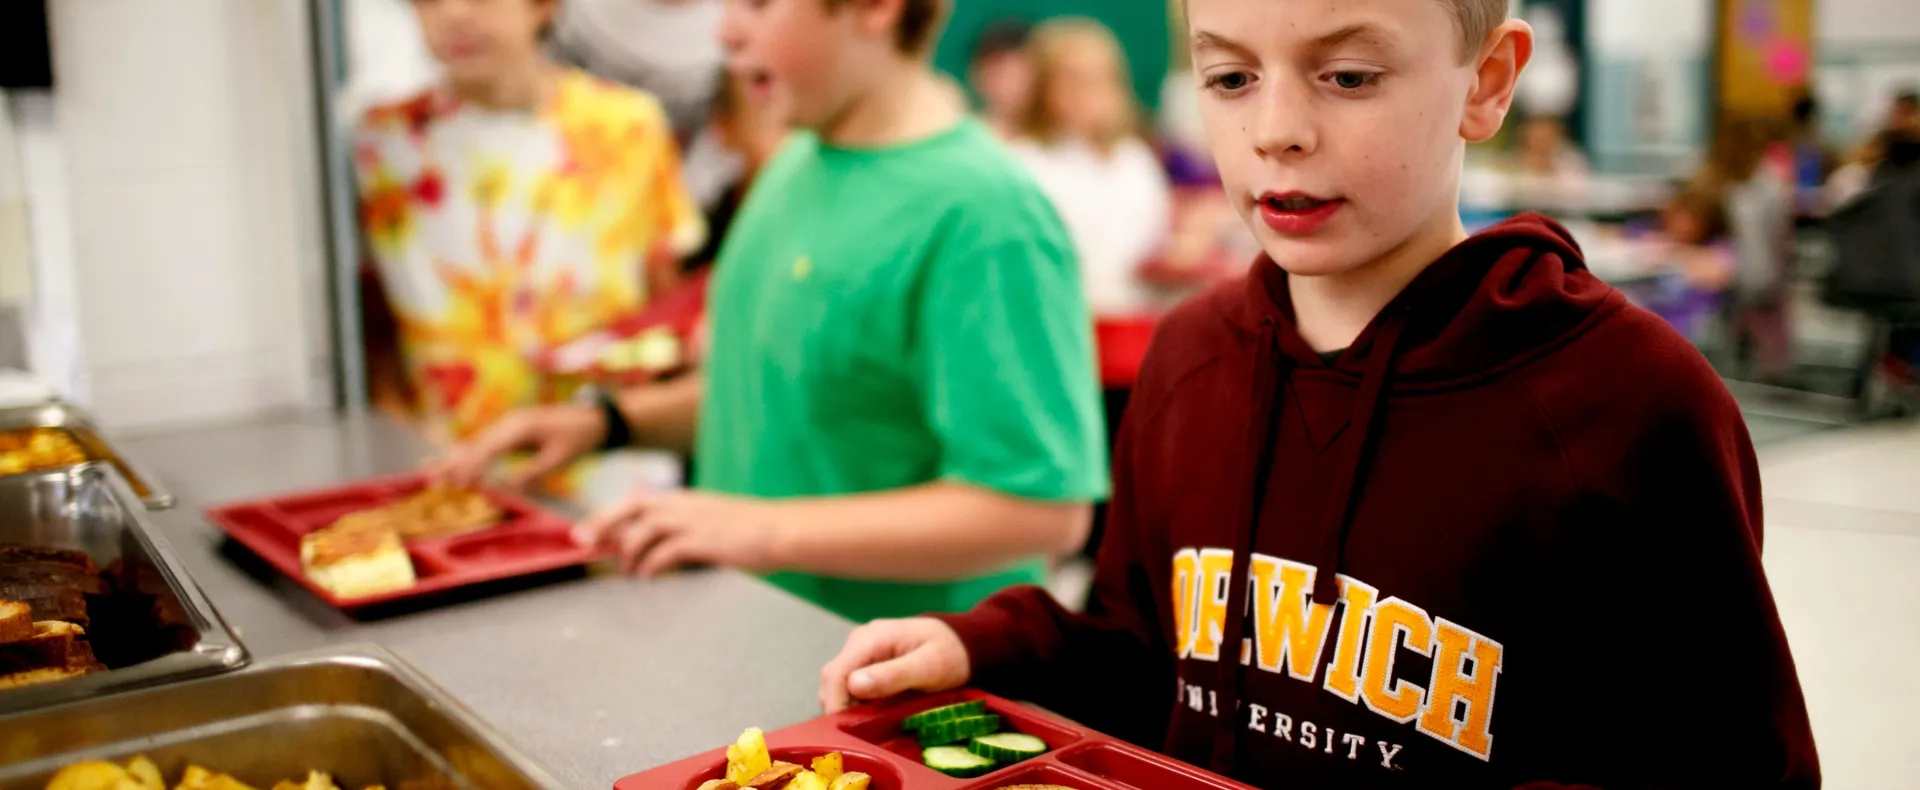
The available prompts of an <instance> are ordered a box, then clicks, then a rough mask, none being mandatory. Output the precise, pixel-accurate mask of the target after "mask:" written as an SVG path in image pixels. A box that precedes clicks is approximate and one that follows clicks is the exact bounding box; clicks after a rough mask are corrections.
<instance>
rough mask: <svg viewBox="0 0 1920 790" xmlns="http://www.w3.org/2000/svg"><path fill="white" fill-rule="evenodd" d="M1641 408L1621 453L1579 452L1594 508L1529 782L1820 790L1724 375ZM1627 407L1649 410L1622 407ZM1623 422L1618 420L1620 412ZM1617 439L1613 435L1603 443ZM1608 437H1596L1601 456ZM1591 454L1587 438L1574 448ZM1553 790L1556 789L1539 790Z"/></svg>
mask: <svg viewBox="0 0 1920 790" xmlns="http://www.w3.org/2000/svg"><path fill="white" fill-rule="evenodd" d="M1684 399H1685V400H1687V401H1690V403H1687V404H1685V405H1681V406H1676V405H1673V404H1668V405H1665V406H1659V407H1654V408H1652V409H1650V410H1649V411H1651V412H1652V413H1647V412H1641V413H1639V414H1636V415H1633V418H1634V419H1635V420H1636V422H1638V423H1639V427H1638V429H1637V430H1631V431H1615V432H1614V433H1615V434H1616V435H1619V436H1622V437H1623V438H1621V439H1619V440H1618V443H1617V444H1616V445H1615V446H1617V447H1618V448H1619V449H1617V450H1611V451H1607V450H1602V451H1601V452H1588V453H1586V454H1585V455H1584V457H1585V458H1586V459H1587V460H1588V461H1589V463H1587V464H1586V465H1584V467H1583V465H1582V463H1581V459H1582V457H1583V456H1582V454H1580V453H1579V452H1577V451H1576V452H1575V453H1574V454H1573V457H1572V459H1571V460H1572V464H1573V466H1574V469H1573V472H1574V475H1575V479H1576V480H1577V481H1578V484H1579V485H1580V488H1581V508H1582V511H1583V516H1584V518H1582V519H1581V520H1580V525H1579V526H1578V527H1577V528H1576V529H1577V530H1578V532H1577V533H1576V535H1575V537H1574V541H1573V544H1572V545H1571V549H1572V552H1573V556H1575V557H1579V558H1581V559H1579V560H1576V561H1575V563H1576V564H1575V565H1574V566H1573V567H1574V568H1575V572H1574V573H1573V574H1572V575H1571V578H1572V579H1573V580H1574V583H1573V589H1574V592H1572V593H1571V594H1569V598H1570V601H1569V602H1570V603H1574V604H1575V606H1576V608H1575V609H1573V610H1572V611H1571V612H1569V615H1570V616H1568V617H1563V618H1561V619H1562V620H1564V621H1566V622H1568V623H1572V624H1578V625H1575V626H1574V627H1570V628H1566V629H1563V633H1562V637H1563V642H1562V644H1563V646H1564V652H1563V655H1565V656H1566V658H1565V659H1564V660H1565V661H1568V662H1570V664H1569V665H1568V666H1567V667H1566V669H1567V671H1566V672H1564V673H1560V677H1563V678H1569V679H1571V680H1569V681H1567V686H1566V687H1563V688H1561V689H1560V690H1559V694H1556V695H1553V696H1555V697H1558V699H1557V700H1555V701H1554V702H1553V704H1556V705H1559V706H1561V707H1560V709H1559V715H1558V716H1556V717H1554V718H1561V719H1562V721H1561V722H1556V723H1553V724H1549V725H1547V726H1548V727H1549V728H1553V729H1555V730H1557V731H1556V732H1555V736H1556V737H1554V740H1555V741H1557V742H1558V743H1559V746H1558V747H1557V748H1558V749H1562V750H1564V751H1563V752H1562V754H1561V755H1560V759H1557V760H1553V761H1551V762H1549V763H1547V764H1551V765H1558V766H1564V772H1563V775H1560V776H1539V777H1521V778H1523V779H1527V780H1542V781H1546V782H1561V783H1566V784H1567V785H1575V784H1585V785H1592V786H1595V787H1600V788H1606V790H1622V789H1623V788H1654V787H1752V788H1760V787H1769V788H1813V787H1818V785H1819V761H1818V758H1817V756H1816V754H1815V751H1814V743H1813V736H1812V732H1811V729H1810V727H1809V724H1808V721H1807V711H1806V704H1805V701H1804V699H1803V698H1802V696H1801V692H1800V684H1799V680H1798V677H1797V676H1796V674H1795V670H1794V665H1793V657H1792V655H1791V654H1790V652H1789V650H1788V646H1787V639H1786V633H1785V631H1784V630H1783V628H1782V627H1781V624H1780V617H1779V614H1778V611H1777V610H1776V608H1775V606H1774V601H1773V594H1772V591H1771V590H1770V589H1769V587H1768V584H1767V578H1766V573H1765V571H1764V569H1763V568H1762V566H1761V561H1760V554H1761V544H1762V540H1761V538H1762V530H1761V496H1760V474H1759V468H1758V464H1757V462H1756V460H1755V457H1754V450H1753V443H1752V441H1751V439H1750V438H1749V437H1748V434H1747V430H1746V427H1745V424H1744V421H1743V420H1742V418H1741V416H1740V413H1739V410H1738V407H1737V406H1736V405H1735V404H1734V403H1733V399H1732V397H1731V396H1730V395H1728V394H1727V393H1726V391H1725V388H1724V387H1722V386H1720V385H1719V384H1718V382H1702V386H1701V387H1700V388H1698V389H1695V390H1694V391H1693V392H1692V393H1689V394H1688V395H1687V396H1685V398H1684ZM1622 409H1623V410H1625V411H1628V412H1633V411H1637V410H1636V409H1635V408H1634V407H1633V406H1632V405H1623V406H1622ZM1609 422H1610V421H1609ZM1607 444H1608V443H1607V442H1599V443H1597V445H1598V446H1601V447H1604V446H1605V445H1607ZM1595 446H1596V445H1589V446H1588V448H1587V449H1589V450H1591V449H1593V448H1594V447H1595ZM1575 447H1576V448H1578V447H1579V445H1575ZM1540 786H1552V785H1550V784H1548V785H1540Z"/></svg>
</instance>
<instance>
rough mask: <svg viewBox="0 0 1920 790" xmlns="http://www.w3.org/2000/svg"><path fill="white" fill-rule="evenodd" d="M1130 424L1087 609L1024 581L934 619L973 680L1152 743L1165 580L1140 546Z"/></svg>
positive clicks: (1168, 678) (1164, 649) (1164, 712)
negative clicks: (963, 652) (960, 649)
mask: <svg viewBox="0 0 1920 790" xmlns="http://www.w3.org/2000/svg"><path fill="white" fill-rule="evenodd" d="M1132 427H1133V421H1132V420H1128V421H1127V424H1126V425H1125V426H1124V427H1123V429H1122V432H1121V437H1120V439H1119V442H1118V443H1117V446H1116V447H1117V452H1116V453H1115V463H1114V484H1115V486H1114V492H1115V493H1114V497H1113V500H1112V501H1111V502H1110V503H1109V504H1108V510H1107V533H1106V539H1105V541H1104V542H1103V543H1102V544H1101V547H1100V554H1099V558H1098V561H1097V566H1096V569H1095V571H1094V582H1093V592H1092V595H1091V596H1090V598H1089V599H1088V603H1087V611H1086V613H1084V614H1079V613H1074V612H1070V611H1068V610H1067V609H1066V608H1065V607H1063V606H1061V605H1060V603H1059V602H1057V601H1055V600H1054V599H1053V597H1052V596H1051V595H1048V594H1047V592H1046V591H1044V590H1041V589H1040V588H1037V587H1030V586H1029V587H1015V588H1012V589H1009V590H1005V591H1003V592H1001V593H999V594H998V595H995V596H994V597H992V598H989V599H987V600H985V601H983V602H981V603H980V605H979V606H977V607H975V608H974V609H973V610H972V611H970V612H966V613H963V614H952V615H936V616H937V617H939V618H940V619H941V620H943V621H944V622H946V623H947V624H948V625H950V626H952V627H953V629H954V630H955V631H956V632H958V633H959V635H960V640H961V642H962V643H964V644H965V645H966V647H967V654H968V657H969V658H970V660H971V662H972V667H973V679H972V684H973V685H975V686H977V687H980V688H983V689H986V690H988V691H991V692H994V693H996V694H999V695H1001V696H1004V697H1009V698H1012V699H1019V700H1025V701H1028V702H1033V703H1035V704H1038V705H1041V706H1043V707H1045V708H1047V709H1049V710H1052V711H1053V712H1055V713H1058V714H1060V715H1063V716H1066V717H1068V718H1070V719H1073V720H1075V721H1078V722H1080V723H1081V724H1084V725H1087V726H1089V727H1092V728H1093V729H1095V730H1099V731H1101V732H1105V733H1107V734H1109V735H1113V736H1115V737H1118V738H1121V739H1124V740H1126V741H1129V742H1131V743H1135V744H1138V745H1140V746H1143V747H1145V748H1149V749H1156V750H1157V749H1159V748H1160V747H1161V745H1162V743H1163V741H1164V740H1165V739H1166V733H1167V722H1168V719H1169V717H1170V716H1171V715H1172V709H1173V700H1174V695H1173V694H1172V693H1171V691H1170V687H1171V683H1172V680H1173V677H1174V672H1173V664H1174V659H1173V653H1172V648H1171V647H1170V646H1169V645H1168V643H1167V641H1166V637H1165V633H1164V631H1163V629H1162V628H1161V627H1160V624H1159V617H1158V615H1157V614H1156V612H1157V611H1158V609H1157V607H1156V601H1158V600H1159V598H1160V597H1162V596H1161V595H1160V593H1161V592H1162V589H1161V588H1162V587H1164V586H1165V585H1158V584H1156V583H1154V582H1153V581H1152V580H1151V579H1150V577H1149V573H1148V568H1149V567H1151V565H1150V564H1149V563H1147V562H1143V559H1144V555H1143V553H1142V551H1141V543H1140V541H1141V537H1142V536H1141V530H1140V524H1139V522H1138V520H1137V518H1138V510H1137V508H1136V506H1135V499H1134V497H1135V494H1136V491H1135V488H1134V485H1133V479H1132V478H1133V475H1132V468H1131V467H1132V464H1131V463H1130V460H1129V459H1130V457H1131V456H1130V455H1129V448H1130V447H1131V445H1132V442H1131V441H1130V439H1129V433H1130V432H1131V430H1132Z"/></svg>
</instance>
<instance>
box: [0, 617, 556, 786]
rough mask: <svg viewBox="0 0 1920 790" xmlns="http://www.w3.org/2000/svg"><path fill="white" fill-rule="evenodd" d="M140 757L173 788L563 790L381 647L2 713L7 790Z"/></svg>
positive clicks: (0, 753)
mask: <svg viewBox="0 0 1920 790" xmlns="http://www.w3.org/2000/svg"><path fill="white" fill-rule="evenodd" d="M135 755H146V756H147V757H148V758H149V759H152V760H153V761H154V762H155V763H156V764H157V765H158V766H159V768H160V771H161V773H162V774H163V775H164V776H165V778H166V779H167V780H168V781H169V782H173V781H178V779H179V777H180V773H181V772H182V771H184V770H185V769H186V766H187V765H188V764H189V763H191V764H195V765H200V766H202V767H205V768H208V769H210V770H214V771H219V772H222V773H226V774H230V775H232V776H233V777H234V778H236V779H239V780H240V781H242V782H246V783H247V784H249V785H252V786H254V787H271V786H273V784H274V783H275V782H278V781H281V780H283V779H294V780H298V779H299V778H302V777H304V776H305V775H306V772H307V771H309V770H319V771H325V772H327V773H330V774H332V775H333V777H334V779H335V781H336V782H338V783H339V785H340V786H341V787H342V788H352V789H353V790H358V788H362V787H366V786H368V785H373V784H384V785H385V786H386V787H389V788H486V789H487V790H494V789H495V788H498V789H499V790H522V789H523V788H525V789H529V790H530V789H534V788H538V789H541V790H545V789H546V788H556V789H557V788H560V787H562V785H561V784H560V783H559V782H558V781H557V780H555V779H554V778H553V777H552V776H550V775H549V774H547V772H546V771H545V769H542V768H541V767H539V766H538V765H536V764H534V763H533V762H532V761H531V760H529V759H527V758H526V757H525V756H523V755H521V754H520V753H519V752H518V751H517V750H515V749H514V748H513V747H512V746H510V745H508V744H507V743H506V742H505V741H503V740H502V739H501V738H500V737H499V736H498V735H496V734H494V733H493V732H492V731H490V730H489V729H488V728H487V727H486V726H485V725H484V724H482V723H481V722H480V721H479V719H478V718H477V717H475V716H474V715H473V714H472V713H470V712H468V711H467V709H466V708H465V707H463V706H461V705H460V703H458V702H457V701H455V700H453V699H452V698H451V697H449V696H447V695H446V693H445V692H443V691H441V690H439V689H438V688H436V687H435V686H434V685H433V684H432V683H429V682H428V681H427V680H426V679H425V678H423V677H421V676H420V675H419V673H417V672H416V671H414V670H413V669H412V668H410V667H408V666H406V665H405V664H404V663H402V662H401V661H400V660H399V659H397V658H395V657H394V656H393V655H392V654H390V653H387V652H386V651H384V650H381V649H379V648H376V647H350V648H345V649H341V648H333V649H331V650H329V651H320V652H314V653H306V654H299V655H293V656H287V657H285V658H280V659H275V660H272V661H267V662H263V663H259V664H255V665H253V666H251V667H248V668H246V669H242V670H240V671H237V672H230V673H227V674H224V675H218V676H215V677H210V678H204V679H201V680H194V681H189V682H186V683H175V684H171V685H167V686H161V687H157V688H151V689H145V690H142V691H137V692H133V693H129V694H120V695H116V696H113V697H106V698H101V699H93V700H87V701H84V702H77V703H73V704H70V705H65V706H61V707H57V708H46V709H42V710H39V711H34V712H32V713H25V714H17V715H12V716H6V715H0V786H5V787H23V788H37V787H44V786H45V785H46V781H47V779H48V778H49V777H51V776H52V774H53V773H54V772H55V771H58V770H59V769H60V767H61V766H64V765H68V764H70V763H74V762H77V761H80V760H95V759H104V760H112V761H116V762H124V761H126V760H127V759H129V758H132V757H133V756H135Z"/></svg>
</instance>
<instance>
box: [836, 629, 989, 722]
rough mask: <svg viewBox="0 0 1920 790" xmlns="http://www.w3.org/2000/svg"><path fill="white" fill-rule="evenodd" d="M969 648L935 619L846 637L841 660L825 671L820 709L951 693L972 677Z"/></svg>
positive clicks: (837, 708)
mask: <svg viewBox="0 0 1920 790" xmlns="http://www.w3.org/2000/svg"><path fill="white" fill-rule="evenodd" d="M970 663H971V659H969V658H968V656H967V648H966V645H963V644H961V643H960V635H959V634H956V633H954V632H953V629H952V628H951V627H949V626H948V625H947V624H946V623H943V622H940V621H939V620H935V619H933V618H931V617H916V618H913V619H911V620H875V621H873V622H871V623H868V624H866V625H863V626H860V627H859V628H855V629H853V634H852V635H851V636H848V637H847V644H846V646H845V647H842V648H840V655H838V656H835V657H834V659H833V660H832V661H829V662H827V665H826V667H824V668H822V669H821V670H820V708H821V709H822V710H825V711H826V712H828V713H838V712H840V711H843V710H846V709H847V707H848V706H850V705H852V704H853V702H854V700H856V699H860V700H874V699H885V698H887V697H891V696H893V695H895V694H899V693H902V692H907V691H928V692H933V691H946V690H948V689H955V688H959V687H961V686H964V685H966V683H967V679H968V678H970V677H972V676H973V668H972V667H971V666H969V664H970Z"/></svg>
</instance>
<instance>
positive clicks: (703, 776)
mask: <svg viewBox="0 0 1920 790" xmlns="http://www.w3.org/2000/svg"><path fill="white" fill-rule="evenodd" d="M975 699H980V700H986V701H987V704H988V706H989V707H990V708H993V709H999V710H1003V711H1013V712H1016V714H1015V715H1017V716H1018V717H1020V718H1022V719H1026V720H1033V721H1037V722H1040V723H1043V724H1045V725H1047V726H1050V727H1054V728H1057V729H1060V730H1065V731H1070V732H1072V733H1073V734H1074V739H1073V740H1072V741H1071V742H1070V743H1068V744H1067V745H1066V746H1062V747H1059V748H1055V749H1053V750H1051V751H1049V752H1047V753H1046V754H1043V755H1041V756H1039V757H1035V758H1033V759H1031V760H1026V761H1024V762H1020V763H1017V764H1014V765H1010V766H1007V767H1005V768H1001V769H999V770H996V771H994V772H993V773H991V774H988V775H986V776H982V777H975V778H972V779H955V778H952V777H948V776H945V775H942V774H940V773H937V772H935V771H933V770H932V769H930V768H927V767H926V766H924V765H921V764H920V763H919V761H917V760H909V759H907V758H905V757H902V756H901V755H899V754H896V753H894V752H893V751H891V750H889V749H886V748H882V747H881V745H880V744H878V743H874V742H872V741H868V740H866V739H864V738H860V737H857V736H855V735H853V734H851V733H850V732H848V730H849V729H852V728H857V727H860V726H862V725H870V724H871V723H873V722H877V721H885V720H894V719H899V718H904V717H905V716H906V715H907V714H909V713H913V712H916V711H920V710H925V709H927V708H932V707H938V706H940V705H946V704H951V703H954V702H961V701H965V700H975ZM767 745H768V748H769V749H771V750H773V751H776V752H778V751H781V750H786V749H816V750H817V749H827V750H844V751H853V752H859V753H862V754H867V755H870V756H873V757H877V758H880V759H882V760H884V761H886V762H888V763H890V764H892V765H893V766H894V767H895V768H896V769H897V770H898V772H899V773H900V775H901V777H902V782H901V786H900V787H898V788H887V787H881V786H880V785H879V784H877V783H876V785H875V790H991V789H992V788H997V787H1002V786H1005V785H1007V784H1011V783H1013V782H1014V781H1015V780H1016V779H1018V777H1019V776H1020V775H1021V774H1024V773H1031V772H1035V771H1047V772H1052V773H1058V774H1062V775H1065V776H1067V777H1070V778H1071V780H1072V781H1077V782H1082V783H1085V785H1086V790H1136V789H1135V788H1134V786H1133V785H1128V784H1124V783H1121V782H1118V781H1115V780H1112V779H1108V778H1104V777H1101V776H1099V775H1097V774H1094V773H1092V772H1090V771H1088V770H1086V769H1082V768H1080V767H1077V766H1075V765H1072V764H1070V763H1067V762H1064V761H1063V759H1071V758H1074V757H1076V756H1079V755H1083V754H1087V753H1091V752H1094V751H1096V750H1112V751H1115V752H1119V753H1123V754H1125V755H1127V756H1129V757H1132V758H1135V759H1139V760H1141V761H1143V762H1147V763H1152V764H1154V765H1156V766H1158V767H1159V768H1161V769H1163V770H1165V771H1167V772H1169V773H1172V774H1175V775H1177V777H1178V778H1179V779H1180V780H1183V782H1182V784H1180V785H1175V786H1173V787H1171V788H1168V790H1204V789H1211V790H1255V788H1253V787H1251V786H1249V785H1245V784H1241V783H1239V782H1236V781H1234V780H1231V779H1228V778H1226V777H1223V776H1219V775H1217V774H1213V773H1211V772H1208V771H1206V770H1204V769H1201V768H1198V767H1196V766H1193V765H1189V764H1187V763H1183V762H1180V761H1178V760H1174V759H1172V758H1169V757H1166V756H1165V755H1161V754H1158V753H1155V752H1152V751H1148V750H1146V749H1141V748H1139V747H1137V746H1134V745H1132V744H1129V743H1126V742H1123V741H1120V740H1118V739H1115V738H1112V737H1110V736H1107V735H1103V734H1100V733H1098V732H1094V731H1092V730H1089V729H1087V728H1085V727H1082V726H1080V725H1078V724H1074V723H1073V722H1070V721H1068V720H1066V719H1063V718H1061V717H1059V716H1056V715H1054V714H1051V713H1048V712H1047V711H1044V710H1040V709H1038V708H1034V707H1031V706H1027V705H1021V704H1019V703H1016V702H1013V701H1011V700H1007V699H1004V698H1002V697H998V696H995V695H993V694H988V693H986V692H983V691H979V690H977V689H960V690H956V691H949V692H943V693H940V694H934V695H912V696H905V697H899V698H895V699H893V700H889V701H886V702H882V703H877V704H873V705H864V706H860V707H856V708H853V709H850V710H847V711H843V712H841V713H837V714H833V715H830V716H822V717H820V718H816V719H813V720H811V721H806V722H802V723H800V724H796V725H793V726H791V727H785V728H782V729H779V730H775V731H773V732H770V733H768V734H767ZM725 760H726V747H724V746H722V747H720V748H717V749H712V750H709V751H706V752H702V753H700V754H697V755H694V756H692V757H688V758H685V759H682V760H678V761H675V762H672V763H668V764H666V765H662V766H658V767H655V768H650V769H648V770H645V771H641V772H639V773H636V774H632V775H629V776H626V777H623V778H621V779H619V780H618V781H616V782H614V785H613V786H614V790H691V788H694V787H697V786H698V784H699V783H700V782H701V781H705V780H707V779H715V778H719V771H718V768H719V766H720V765H722V764H723V763H724V762H725ZM1142 790H1145V789H1142ZM1151 790H1161V788H1158V787H1156V788H1151Z"/></svg>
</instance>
